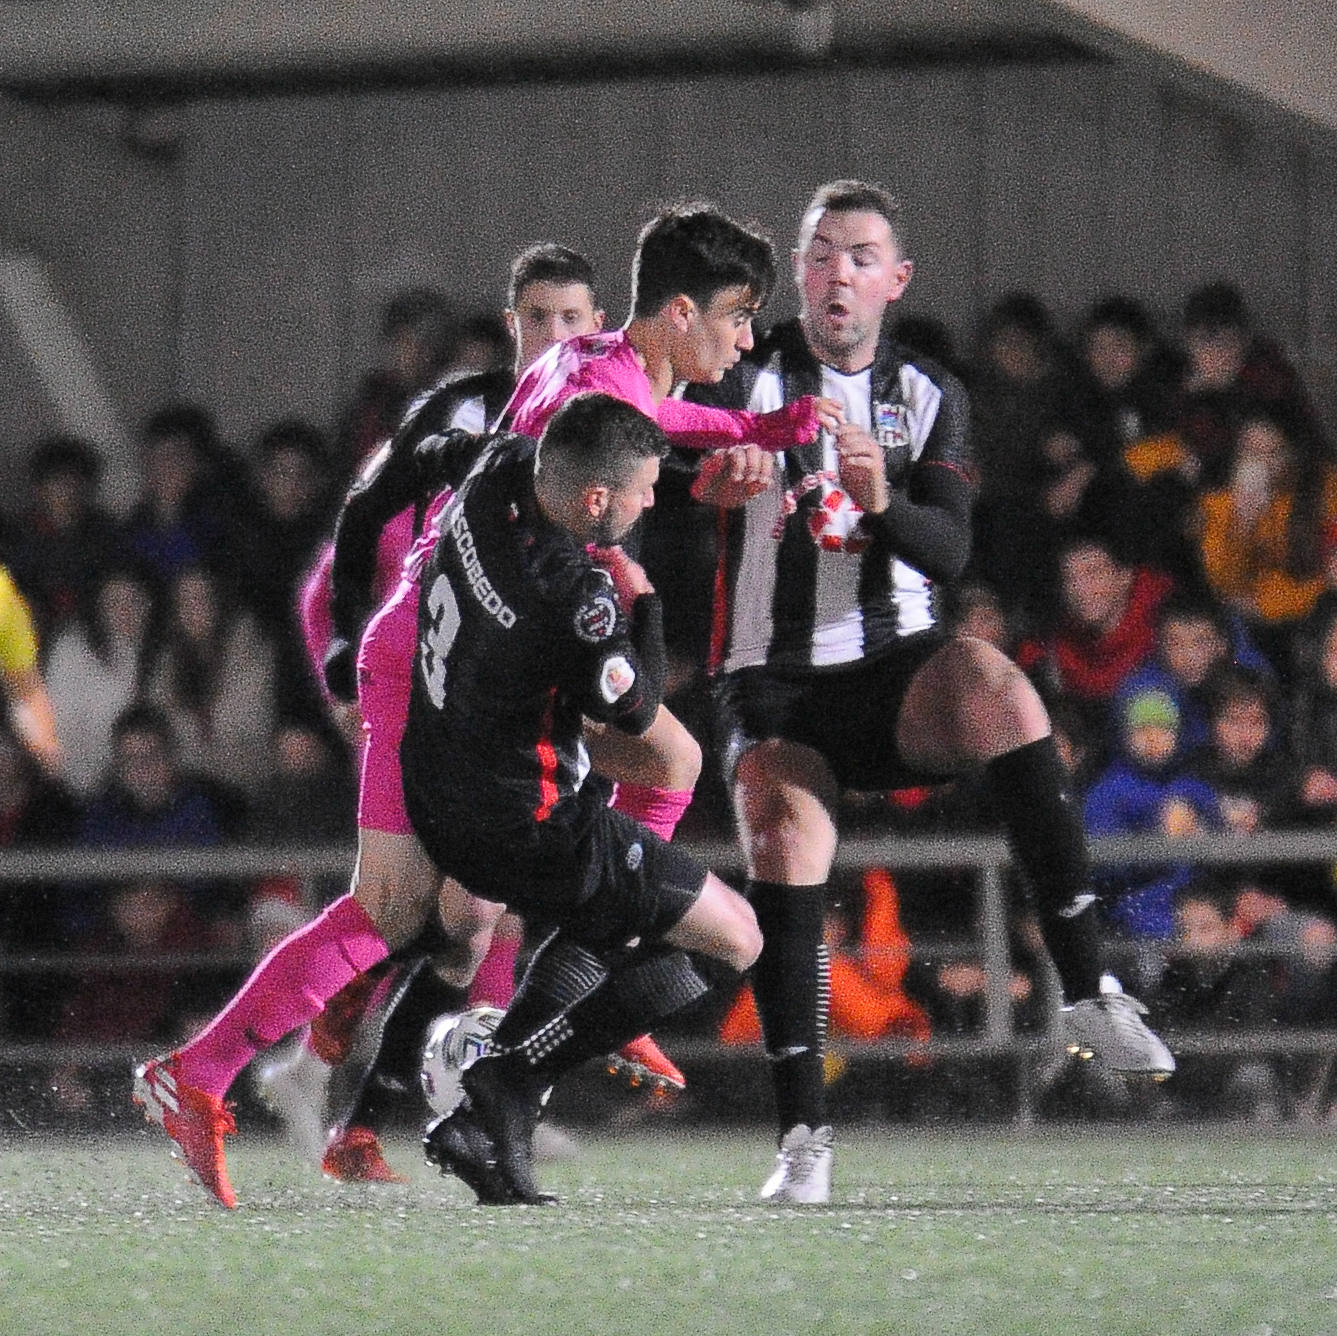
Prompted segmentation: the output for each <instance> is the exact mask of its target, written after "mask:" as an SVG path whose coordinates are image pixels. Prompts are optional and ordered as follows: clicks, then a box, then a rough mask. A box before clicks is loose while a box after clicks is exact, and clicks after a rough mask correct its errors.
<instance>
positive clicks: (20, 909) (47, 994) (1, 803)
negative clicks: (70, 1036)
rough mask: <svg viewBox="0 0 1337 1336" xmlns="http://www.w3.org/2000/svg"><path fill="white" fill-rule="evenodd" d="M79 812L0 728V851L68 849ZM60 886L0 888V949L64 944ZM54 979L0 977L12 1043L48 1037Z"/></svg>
mask: <svg viewBox="0 0 1337 1336" xmlns="http://www.w3.org/2000/svg"><path fill="white" fill-rule="evenodd" d="M78 823H79V811H78V808H77V807H76V806H75V804H74V802H73V800H72V799H71V798H70V797H69V795H68V794H67V793H66V791H65V790H64V789H63V788H62V787H61V786H60V785H58V784H56V783H54V782H52V781H51V780H50V779H48V778H47V777H46V776H45V775H44V774H43V772H42V770H41V768H40V767H39V766H38V765H37V763H36V762H35V761H34V760H33V758H32V757H31V755H30V754H29V753H28V752H27V751H26V750H25V749H24V747H23V746H22V744H21V743H20V742H19V740H18V739H17V738H16V737H15V736H14V734H13V733H12V732H10V731H9V730H8V729H7V728H0V849H43V848H52V847H59V846H61V845H65V844H68V843H69V842H70V840H71V839H72V838H73V837H74V833H75V831H76V829H77V827H78ZM61 904H62V895H61V891H60V888H59V887H58V886H57V885H55V884H53V883H52V882H50V881H46V880H37V881H31V882H23V883H13V882H10V883H6V884H4V885H0V951H3V952H7V953H10V954H13V955H15V956H20V957H22V956H27V955H33V954H37V953H42V952H47V951H52V950H55V949H57V948H58V947H60V946H61V945H63V942H62V938H61V929H62V920H61V913H60V906H61ZM59 997H60V987H59V981H58V980H56V979H54V978H53V977H51V976H49V975H45V974H11V975H5V974H0V1024H2V1025H3V1028H4V1029H5V1030H6V1031H7V1032H8V1034H9V1035H10V1036H11V1037H13V1038H17V1039H23V1040H39V1039H47V1038H49V1037H50V1034H51V1029H52V1025H53V1023H54V1017H55V1014H56V1004H57V1002H58V1000H59Z"/></svg>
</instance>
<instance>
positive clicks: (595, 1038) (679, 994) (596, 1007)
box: [508, 943, 707, 1082]
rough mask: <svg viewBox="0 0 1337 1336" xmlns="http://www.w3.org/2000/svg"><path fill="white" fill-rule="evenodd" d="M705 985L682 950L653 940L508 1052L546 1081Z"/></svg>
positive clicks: (677, 1006)
mask: <svg viewBox="0 0 1337 1336" xmlns="http://www.w3.org/2000/svg"><path fill="white" fill-rule="evenodd" d="M706 991H707V984H706V982H705V980H704V979H702V978H701V976H700V975H699V974H698V973H697V972H696V969H695V967H694V966H693V965H692V962H691V959H690V957H689V956H688V955H687V953H686V952H685V951H680V950H678V949H676V948H675V947H670V946H665V945H664V944H663V943H655V944H652V945H649V946H642V947H637V948H636V949H635V950H633V951H631V952H629V953H626V954H624V957H623V959H622V960H621V961H620V962H617V963H614V964H613V965H612V966H610V971H609V975H608V979H607V981H606V982H605V983H604V984H603V985H602V986H601V987H598V988H595V989H593V990H591V991H590V992H589V993H587V994H586V995H585V996H584V997H583V998H581V999H580V1000H579V1001H578V1002H576V1003H574V1004H573V1005H572V1006H571V1007H570V1008H569V1009H568V1010H566V1011H565V1012H564V1013H563V1014H562V1016H561V1018H560V1024H559V1025H553V1024H551V1023H550V1024H549V1025H547V1026H545V1027H543V1028H542V1029H541V1030H540V1032H539V1035H538V1036H537V1041H536V1042H532V1041H526V1042H524V1043H520V1044H517V1045H515V1046H513V1048H512V1050H511V1053H510V1054H509V1055H508V1056H510V1057H512V1058H513V1059H515V1060H517V1061H523V1063H524V1065H525V1066H526V1067H527V1068H528V1069H529V1070H531V1071H533V1072H536V1073H539V1074H541V1075H543V1076H544V1077H545V1078H546V1079H547V1080H548V1081H549V1082H551V1081H553V1080H555V1079H556V1078H557V1077H558V1076H560V1075H561V1074H562V1073H563V1072H567V1071H570V1070H571V1069H572V1068H574V1067H576V1066H578V1065H579V1064H580V1063H582V1062H584V1061H586V1060H587V1059H589V1058H594V1057H602V1056H603V1055H604V1054H606V1053H611V1052H612V1051H613V1050H615V1049H617V1048H620V1047H621V1046H622V1045H623V1044H625V1043H626V1042H627V1041H628V1040H629V1039H635V1038H636V1037H637V1035H642V1034H645V1033H646V1032H647V1031H649V1030H651V1029H653V1028H654V1026H656V1025H658V1024H659V1022H661V1021H663V1020H665V1019H666V1018H667V1017H669V1016H672V1015H673V1014H674V1013H675V1012H678V1011H681V1010H682V1009H683V1008H684V1007H686V1006H690V1005H691V1004H692V1003H693V1002H695V1001H697V1000H698V999H699V998H701V997H703V996H704V995H705V993H706Z"/></svg>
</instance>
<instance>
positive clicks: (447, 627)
mask: <svg viewBox="0 0 1337 1336" xmlns="http://www.w3.org/2000/svg"><path fill="white" fill-rule="evenodd" d="M427 611H428V612H429V613H430V614H431V618H432V624H431V625H430V626H429V627H428V628H427V630H426V631H425V632H424V633H423V638H422V643H421V645H420V646H419V650H420V655H421V659H422V680H423V683H424V685H425V686H426V687H427V695H428V697H429V698H430V699H431V702H432V704H433V705H435V706H436V708H437V709H438V710H439V709H440V708H441V706H442V704H443V703H444V702H445V699H446V655H447V654H449V653H450V647H451V645H452V643H454V640H455V632H456V631H458V630H459V626H460V607H459V604H458V603H456V602H455V591H454V590H453V589H451V587H450V581H449V580H448V579H447V578H446V576H444V575H438V576H437V577H436V580H435V581H434V582H433V584H432V588H431V592H430V593H429V594H428V595H427Z"/></svg>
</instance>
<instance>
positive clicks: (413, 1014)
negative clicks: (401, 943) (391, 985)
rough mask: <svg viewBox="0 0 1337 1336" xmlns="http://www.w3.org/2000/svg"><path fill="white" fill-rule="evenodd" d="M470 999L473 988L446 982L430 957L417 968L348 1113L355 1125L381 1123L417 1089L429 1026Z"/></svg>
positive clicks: (388, 1023) (392, 1013)
mask: <svg viewBox="0 0 1337 1336" xmlns="http://www.w3.org/2000/svg"><path fill="white" fill-rule="evenodd" d="M468 1005H469V990H468V989H467V988H460V987H457V986H456V985H455V984H449V983H446V982H445V981H444V980H443V979H442V978H441V976H440V975H439V974H437V972H436V971H435V970H434V969H433V968H432V965H431V962H430V961H428V962H427V963H426V964H425V965H424V966H423V967H422V968H421V969H420V970H418V972H417V973H416V974H415V975H414V976H413V979H412V981H411V982H410V983H409V985H408V988H407V989H406V990H405V992H404V996H403V997H402V998H400V1000H399V1003H398V1005H397V1006H396V1007H395V1008H394V1010H393V1011H392V1012H391V1013H390V1016H389V1018H388V1019H387V1021H386V1023H385V1033H384V1034H383V1035H382V1036H381V1048H380V1052H379V1053H377V1055H376V1061H375V1062H374V1063H373V1064H372V1067H371V1070H370V1071H369V1072H368V1073H367V1079H366V1080H365V1081H364V1082H363V1084H362V1090H361V1093H360V1094H359V1096H358V1100H357V1103H356V1104H355V1105H354V1106H353V1112H352V1113H351V1114H350V1115H349V1117H348V1120H347V1122H348V1124H349V1125H350V1126H352V1125H356V1126H359V1127H372V1128H374V1127H377V1126H379V1125H380V1123H381V1122H382V1121H383V1120H384V1118H385V1116H386V1113H387V1112H388V1111H389V1109H390V1107H391V1106H392V1105H393V1104H394V1103H395V1101H396V1100H397V1099H399V1098H400V1097H402V1096H403V1094H404V1093H405V1092H406V1091H407V1092H413V1091H416V1090H417V1089H418V1076H419V1073H420V1072H421V1070H422V1050H423V1046H424V1044H425V1043H426V1042H427V1030H428V1027H429V1026H430V1025H431V1024H432V1022H433V1021H434V1020H436V1018H437V1017H438V1016H441V1015H444V1014H445V1013H447V1012H453V1011H463V1010H464V1009H465V1007H467V1006H468Z"/></svg>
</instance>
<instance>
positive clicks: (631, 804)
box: [613, 782, 692, 840]
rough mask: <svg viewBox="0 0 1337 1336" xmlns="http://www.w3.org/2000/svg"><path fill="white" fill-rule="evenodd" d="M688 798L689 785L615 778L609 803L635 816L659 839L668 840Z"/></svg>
mask: <svg viewBox="0 0 1337 1336" xmlns="http://www.w3.org/2000/svg"><path fill="white" fill-rule="evenodd" d="M691 802H692V790H691V789H655V788H651V787H650V786H649V785H648V784H623V783H621V782H619V783H618V786H617V795H616V796H615V797H614V799H613V806H614V807H615V808H616V809H617V810H618V811H619V812H625V813H626V814H627V815H628V816H630V817H635V818H636V820H637V821H639V822H640V823H641V825H643V826H645V827H646V828H647V829H649V830H653V831H654V833H655V834H656V835H658V836H659V837H660V838H661V839H664V840H671V839H672V838H673V832H674V831H675V830H677V828H678V822H679V821H681V820H682V814H683V813H684V812H685V811H686V810H687V809H688V807H690V806H691Z"/></svg>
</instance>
